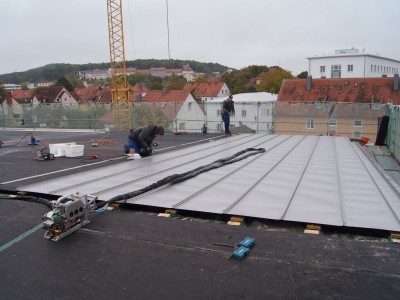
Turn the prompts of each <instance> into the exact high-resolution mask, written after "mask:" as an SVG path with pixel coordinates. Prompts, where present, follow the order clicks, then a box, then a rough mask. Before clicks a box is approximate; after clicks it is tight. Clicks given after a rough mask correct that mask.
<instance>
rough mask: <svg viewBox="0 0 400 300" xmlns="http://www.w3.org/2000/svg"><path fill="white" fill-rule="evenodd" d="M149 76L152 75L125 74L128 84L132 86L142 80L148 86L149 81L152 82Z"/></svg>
mask: <svg viewBox="0 0 400 300" xmlns="http://www.w3.org/2000/svg"><path fill="white" fill-rule="evenodd" d="M151 77H152V76H151V75H146V74H143V73H134V74H131V75H129V76H127V78H126V80H127V81H128V84H130V85H132V86H134V85H135V84H137V83H140V82H144V83H146V84H147V85H148V86H150V85H151V82H152V78H151Z"/></svg>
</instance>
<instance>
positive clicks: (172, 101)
mask: <svg viewBox="0 0 400 300" xmlns="http://www.w3.org/2000/svg"><path fill="white" fill-rule="evenodd" d="M190 98H192V99H193V100H194V98H193V96H192V95H191V94H190V92H189V91H182V90H168V89H165V88H164V89H163V90H154V91H147V92H143V93H141V94H138V95H137V97H136V101H135V103H134V108H133V110H134V111H135V109H140V107H142V106H145V107H153V108H156V110H157V111H159V112H162V122H163V123H162V125H163V126H165V127H166V128H167V129H168V130H171V131H177V130H178V126H179V125H178V124H177V120H176V116H177V113H178V111H179V110H180V109H181V107H182V106H183V105H184V103H185V102H188V101H189V99H190ZM134 116H135V113H134ZM136 117H139V118H140V120H135V118H134V120H133V123H134V125H135V122H136V123H139V124H140V125H141V124H144V123H145V124H147V123H149V122H152V120H148V121H146V120H143V118H142V116H137V115H136Z"/></svg>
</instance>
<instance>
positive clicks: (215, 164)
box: [101, 148, 265, 207]
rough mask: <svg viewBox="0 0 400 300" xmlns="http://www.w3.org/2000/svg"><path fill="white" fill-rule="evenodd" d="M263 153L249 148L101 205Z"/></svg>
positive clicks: (129, 197) (115, 197) (118, 196)
mask: <svg viewBox="0 0 400 300" xmlns="http://www.w3.org/2000/svg"><path fill="white" fill-rule="evenodd" d="M247 152H250V153H247ZM263 152H265V149H264V148H258V149H257V148H247V149H245V150H242V151H239V152H237V153H235V154H234V155H232V156H230V157H227V158H223V159H219V160H216V161H214V162H212V163H210V164H208V165H204V166H201V167H198V168H195V169H193V170H190V171H187V172H185V173H181V174H174V175H170V176H167V177H164V178H163V179H161V180H159V181H157V182H155V183H153V184H151V185H148V186H146V187H144V188H142V189H140V190H136V191H133V192H130V193H126V194H122V195H117V196H114V197H112V198H111V199H109V200H108V201H106V202H102V203H101V204H102V207H103V206H104V205H107V204H108V203H112V202H116V201H122V200H125V201H126V200H128V199H131V198H134V197H137V196H139V195H141V194H144V193H147V192H149V191H151V190H154V189H157V188H159V187H161V186H164V185H166V184H174V183H178V182H182V181H184V180H187V179H189V178H193V177H195V176H197V175H199V174H201V173H204V172H208V171H210V170H213V169H217V168H220V167H222V166H225V165H228V164H232V163H235V162H238V161H240V160H242V159H245V158H247V157H249V156H252V155H255V154H258V153H263ZM245 153H247V154H246V155H243V154H245Z"/></svg>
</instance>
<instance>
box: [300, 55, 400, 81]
mask: <svg viewBox="0 0 400 300" xmlns="http://www.w3.org/2000/svg"><path fill="white" fill-rule="evenodd" d="M307 59H308V74H309V75H311V76H312V77H314V78H369V77H382V76H384V77H393V76H394V74H398V73H399V69H400V61H398V60H395V59H391V58H386V57H382V56H379V55H377V54H375V55H373V54H367V53H364V51H363V53H359V50H358V49H355V48H351V49H341V50H336V51H335V54H331V55H323V56H313V57H308V58H307Z"/></svg>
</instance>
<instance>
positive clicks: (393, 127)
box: [386, 105, 400, 161]
mask: <svg viewBox="0 0 400 300" xmlns="http://www.w3.org/2000/svg"><path fill="white" fill-rule="evenodd" d="M388 116H389V126H388V131H387V139H386V144H387V146H388V149H389V151H390V152H391V153H392V154H393V155H394V157H395V158H396V159H397V160H398V161H400V107H399V106H397V105H396V106H395V105H389V106H388Z"/></svg>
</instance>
